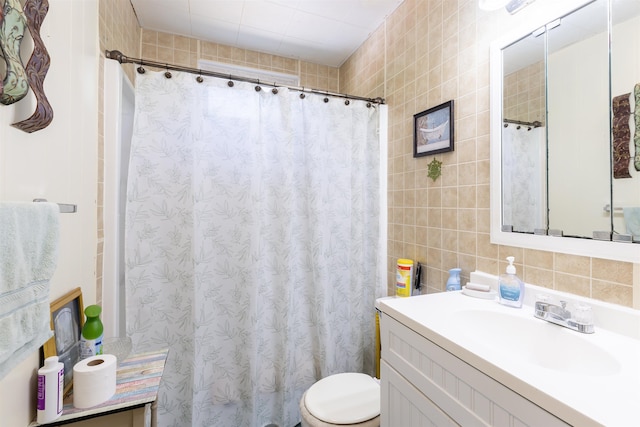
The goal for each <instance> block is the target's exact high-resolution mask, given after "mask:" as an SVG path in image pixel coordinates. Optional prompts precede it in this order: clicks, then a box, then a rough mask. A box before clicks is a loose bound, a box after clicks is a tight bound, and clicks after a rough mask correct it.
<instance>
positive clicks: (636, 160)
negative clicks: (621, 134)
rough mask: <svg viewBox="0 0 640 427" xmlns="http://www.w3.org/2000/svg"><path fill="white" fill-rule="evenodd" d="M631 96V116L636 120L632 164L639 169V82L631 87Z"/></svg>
mask: <svg viewBox="0 0 640 427" xmlns="http://www.w3.org/2000/svg"><path fill="white" fill-rule="evenodd" d="M633 97H634V98H635V104H636V105H635V108H634V110H633V118H634V119H635V122H636V127H635V132H634V134H633V144H634V145H635V148H636V153H635V156H634V158H633V165H634V166H635V168H636V170H637V171H640V83H638V84H636V85H635V87H634V88H633Z"/></svg>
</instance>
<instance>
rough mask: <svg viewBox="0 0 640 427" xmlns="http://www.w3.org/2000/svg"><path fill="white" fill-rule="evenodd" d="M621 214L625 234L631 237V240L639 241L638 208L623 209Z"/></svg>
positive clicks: (639, 209)
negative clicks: (622, 215) (625, 228)
mask: <svg viewBox="0 0 640 427" xmlns="http://www.w3.org/2000/svg"><path fill="white" fill-rule="evenodd" d="M622 212H623V213H624V223H625V225H626V227H627V234H631V235H633V240H640V208H623V209H622Z"/></svg>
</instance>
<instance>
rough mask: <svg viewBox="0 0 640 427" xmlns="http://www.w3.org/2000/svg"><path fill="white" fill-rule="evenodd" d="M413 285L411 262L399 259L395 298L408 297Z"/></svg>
mask: <svg viewBox="0 0 640 427" xmlns="http://www.w3.org/2000/svg"><path fill="white" fill-rule="evenodd" d="M412 283H413V260H410V259H404V258H400V259H399V260H398V265H397V270H396V296H397V297H410V296H411V284H412Z"/></svg>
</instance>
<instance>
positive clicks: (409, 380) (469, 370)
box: [380, 313, 569, 427]
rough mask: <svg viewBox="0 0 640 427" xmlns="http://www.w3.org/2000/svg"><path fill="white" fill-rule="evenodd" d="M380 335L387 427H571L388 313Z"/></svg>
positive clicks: (383, 414) (383, 415) (384, 424)
mask: <svg viewBox="0 0 640 427" xmlns="http://www.w3.org/2000/svg"><path fill="white" fill-rule="evenodd" d="M380 334H381V344H382V360H381V363H380V377H381V410H380V413H381V427H398V426H403V427H414V426H416V427H418V426H438V427H440V426H456V425H462V426H465V427H467V426H496V427H504V426H513V427H523V426H532V427H533V426H545V427H556V426H568V425H569V424H566V423H565V422H563V421H562V420H560V419H559V418H557V417H555V416H554V415H552V414H550V413H549V412H547V411H545V410H544V409H542V408H540V407H539V406H537V405H535V404H534V403H532V402H530V401H529V400H527V399H525V398H524V397H522V396H520V395H519V394H517V393H515V392H513V391H512V390H510V389H509V388H507V387H505V386H504V385H502V384H501V383H499V382H497V381H495V380H494V379H492V378H491V377H489V376H487V375H485V374H484V373H482V372H481V371H480V370H478V369H476V368H475V367H473V366H471V365H469V364H468V363H466V362H464V361H462V360H461V359H459V358H458V357H456V356H455V355H454V354H452V353H450V352H448V351H446V350H444V349H443V348H442V347H440V346H438V345H436V344H435V343H433V342H432V341H429V340H428V339H426V338H425V337H423V336H422V335H420V334H418V333H416V332H415V331H413V330H412V329H410V328H409V327H408V326H406V325H404V324H402V323H400V322H398V321H397V320H395V319H394V318H393V317H391V316H389V315H388V314H385V313H382V315H381V320H380ZM461 351H465V350H462V349H461Z"/></svg>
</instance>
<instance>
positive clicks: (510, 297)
mask: <svg viewBox="0 0 640 427" xmlns="http://www.w3.org/2000/svg"><path fill="white" fill-rule="evenodd" d="M514 260H515V258H514V257H512V256H509V257H507V261H509V265H508V266H507V271H506V273H505V274H501V275H500V303H501V304H504V305H508V306H510V307H517V308H520V307H522V301H524V282H523V281H522V280H520V279H519V278H518V276H516V267H515V265H513V261H514Z"/></svg>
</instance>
